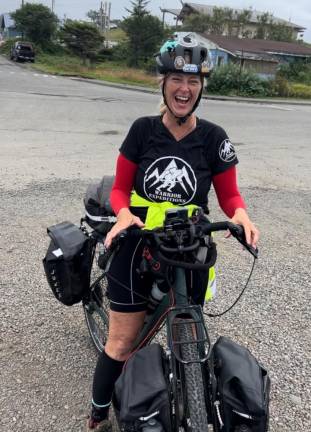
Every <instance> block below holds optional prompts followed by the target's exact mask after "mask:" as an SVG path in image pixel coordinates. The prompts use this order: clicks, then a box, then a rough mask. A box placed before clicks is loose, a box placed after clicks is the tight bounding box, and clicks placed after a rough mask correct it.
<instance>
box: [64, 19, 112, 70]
mask: <svg viewBox="0 0 311 432" xmlns="http://www.w3.org/2000/svg"><path fill="white" fill-rule="evenodd" d="M59 37H60V40H61V42H63V43H64V44H65V45H66V46H67V48H68V49H69V50H70V51H71V52H72V53H74V54H75V55H77V56H79V57H81V59H82V60H83V62H84V63H85V64H86V63H87V62H88V61H90V60H94V58H95V57H96V54H97V52H98V50H99V49H100V47H101V45H102V43H103V41H104V37H103V36H102V34H101V33H100V31H99V30H98V29H97V28H96V27H95V26H94V25H93V24H90V23H86V22H81V21H74V20H67V21H66V22H65V24H64V25H63V27H62V28H61V30H60V33H59Z"/></svg>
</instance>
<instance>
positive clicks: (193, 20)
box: [182, 13, 211, 33]
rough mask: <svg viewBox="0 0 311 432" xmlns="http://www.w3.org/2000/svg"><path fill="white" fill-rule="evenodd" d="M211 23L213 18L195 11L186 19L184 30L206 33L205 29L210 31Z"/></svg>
mask: <svg viewBox="0 0 311 432" xmlns="http://www.w3.org/2000/svg"><path fill="white" fill-rule="evenodd" d="M210 23H211V19H210V16H209V15H206V14H198V13H193V14H191V15H188V16H187V17H186V18H185V19H184V22H183V25H182V30H183V31H191V32H193V31H196V32H198V33H204V32H205V31H209V29H210V25H211V24H210Z"/></svg>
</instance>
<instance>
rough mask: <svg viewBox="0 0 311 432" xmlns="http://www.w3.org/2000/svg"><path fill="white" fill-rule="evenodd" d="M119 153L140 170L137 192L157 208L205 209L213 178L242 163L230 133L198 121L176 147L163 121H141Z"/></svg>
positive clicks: (134, 127) (138, 171) (159, 118)
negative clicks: (160, 205)
mask: <svg viewBox="0 0 311 432" xmlns="http://www.w3.org/2000/svg"><path fill="white" fill-rule="evenodd" d="M120 152H121V153H122V154H123V156H125V157H126V158H127V159H129V160H130V161H132V162H134V163H136V164H138V170H137V174H136V178H135V183H134V189H135V191H136V192H137V193H138V195H140V196H142V197H143V198H146V199H148V200H149V201H153V202H161V201H169V202H171V203H173V204H177V205H181V206H182V205H187V204H196V205H198V206H200V207H202V208H205V209H207V195H208V192H209V190H210V187H211V182H212V177H213V176H214V175H216V174H219V173H221V172H224V171H226V170H227V169H228V168H230V167H232V166H233V165H235V164H237V163H238V160H237V157H236V154H235V150H234V147H233V145H232V144H231V142H230V140H229V138H228V136H227V134H226V132H225V131H224V130H223V129H222V128H221V127H220V126H217V125H215V124H213V123H211V122H208V121H206V120H201V119H198V118H197V126H196V128H195V129H194V130H193V131H192V132H190V133H189V134H188V135H186V136H185V137H184V138H182V139H181V140H179V141H176V139H175V138H174V136H173V135H172V134H171V133H170V131H169V130H168V129H167V128H166V126H165V125H164V124H163V122H162V117H160V116H155V117H142V118H139V119H137V120H136V121H135V122H134V123H133V125H132V127H131V128H130V130H129V132H128V135H127V137H126V138H125V140H124V142H123V144H122V146H121V148H120Z"/></svg>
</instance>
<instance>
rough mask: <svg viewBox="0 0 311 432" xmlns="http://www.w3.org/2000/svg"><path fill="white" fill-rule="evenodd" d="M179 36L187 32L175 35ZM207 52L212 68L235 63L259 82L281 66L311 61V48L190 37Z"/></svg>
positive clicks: (239, 39)
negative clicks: (247, 70) (252, 73)
mask: <svg viewBox="0 0 311 432" xmlns="http://www.w3.org/2000/svg"><path fill="white" fill-rule="evenodd" d="M176 34H178V35H179V36H183V35H187V34H189V32H176ZM190 34H191V35H193V36H195V38H196V39H197V40H198V42H199V43H200V44H202V45H203V46H205V47H206V48H208V50H209V52H210V56H211V60H212V62H213V65H214V67H218V66H220V65H222V64H228V63H235V64H238V65H241V67H242V68H245V69H251V70H252V71H253V72H255V73H256V74H258V75H259V76H260V77H262V78H272V77H273V76H274V75H275V73H276V71H277V68H278V66H279V65H280V64H282V63H289V62H292V61H297V60H303V61H308V60H309V61H311V48H309V47H306V46H304V45H302V44H299V43H291V42H278V41H270V40H264V39H241V38H237V37H230V36H220V35H214V34H208V33H190Z"/></svg>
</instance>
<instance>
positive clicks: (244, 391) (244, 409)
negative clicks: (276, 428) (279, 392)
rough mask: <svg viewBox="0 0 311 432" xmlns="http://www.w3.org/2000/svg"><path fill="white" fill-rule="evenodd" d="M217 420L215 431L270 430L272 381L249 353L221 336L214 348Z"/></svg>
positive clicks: (259, 431) (214, 395)
mask: <svg viewBox="0 0 311 432" xmlns="http://www.w3.org/2000/svg"><path fill="white" fill-rule="evenodd" d="M212 360H213V365H214V374H215V375H214V378H215V382H214V391H213V393H214V394H213V403H214V421H215V423H216V424H217V427H216V430H221V432H234V431H235V430H236V429H235V428H236V427H237V426H238V425H246V426H247V427H248V429H247V430H249V431H251V432H267V431H268V427H269V392H270V378H269V376H268V374H267V371H266V370H265V369H264V368H263V367H262V366H261V365H260V364H259V363H258V361H257V360H256V358H255V357H254V356H253V355H252V354H251V353H250V351H249V350H248V349H246V348H244V347H242V346H240V345H238V344H237V343H235V342H233V341H231V340H230V339H229V338H226V337H224V336H221V337H219V338H218V340H217V342H216V343H215V345H214V346H213V349H212Z"/></svg>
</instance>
